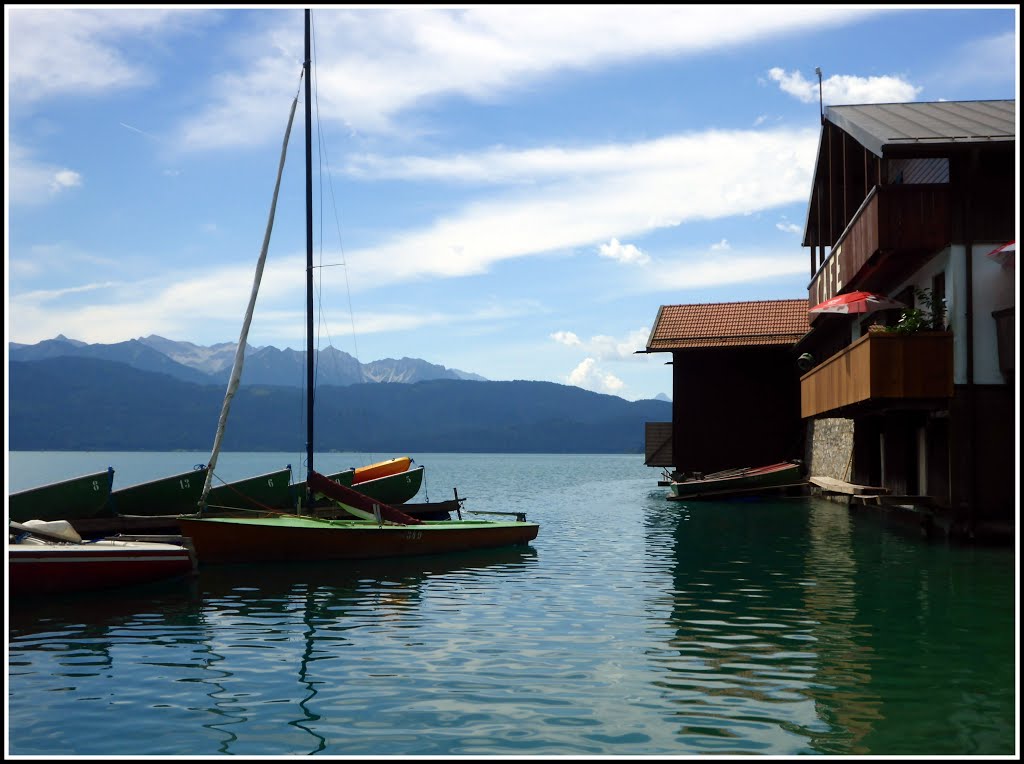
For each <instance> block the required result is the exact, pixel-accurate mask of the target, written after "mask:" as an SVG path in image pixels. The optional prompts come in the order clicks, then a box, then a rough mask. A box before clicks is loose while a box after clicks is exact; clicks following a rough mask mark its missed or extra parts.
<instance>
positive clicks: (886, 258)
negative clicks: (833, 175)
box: [808, 184, 952, 324]
mask: <svg viewBox="0 0 1024 764" xmlns="http://www.w3.org/2000/svg"><path fill="white" fill-rule="evenodd" d="M950 199H951V194H950V188H949V185H948V184H922V185H896V186H875V187H874V188H873V189H871V191H870V192H869V193H868V195H867V197H866V198H865V199H864V201H863V202H862V203H861V205H860V208H859V209H858V210H857V212H856V213H855V214H854V216H853V218H852V219H851V220H850V223H849V224H848V225H847V226H846V230H845V231H843V233H842V234H841V235H840V236H839V238H838V239H837V240H836V242H835V244H834V245H833V246H832V251H831V253H830V254H829V256H828V258H826V260H825V262H824V263H822V265H821V267H820V268H819V269H818V272H817V273H815V274H814V278H812V279H811V283H810V286H809V287H808V299H809V300H810V304H811V305H816V304H818V303H819V302H824V301H825V300H828V299H830V298H832V297H835V296H836V295H837V294H839V292H840V291H841V290H842V289H843V288H844V287H847V288H850V289H867V290H875V291H879V290H884V288H885V287H886V286H888V285H889V284H890V283H898V282H899V281H900V279H901V276H902V275H904V274H905V273H907V272H912V271H913V269H914V268H916V267H917V266H918V265H919V264H920V258H922V257H928V256H931V255H932V254H934V253H935V252H938V251H939V250H941V249H942V248H943V247H946V246H947V245H948V244H949V243H950V240H951V238H952V226H951V223H950V221H951V219H952V213H951V208H950V204H951V202H950ZM817 319H818V316H817V315H812V316H811V323H812V324H813V323H814V322H815V321H816V320H817Z"/></svg>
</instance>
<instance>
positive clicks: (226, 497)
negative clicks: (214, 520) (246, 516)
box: [206, 465, 292, 512]
mask: <svg viewBox="0 0 1024 764" xmlns="http://www.w3.org/2000/svg"><path fill="white" fill-rule="evenodd" d="M291 480H292V468H291V465H289V466H287V467H285V468H284V469H280V470H277V471H275V472H268V473H266V474H265V475H257V476H256V477H251V478H245V479H244V480H236V481H235V482H233V483H225V484H223V485H218V486H214V487H213V488H211V489H210V491H209V493H207V495H206V506H207V507H208V508H209V509H211V510H213V511H214V512H216V511H219V510H231V509H250V510H261V509H262V510H265V509H291V508H292V489H291Z"/></svg>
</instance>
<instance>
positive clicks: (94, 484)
mask: <svg viewBox="0 0 1024 764" xmlns="http://www.w3.org/2000/svg"><path fill="white" fill-rule="evenodd" d="M92 490H94V491H98V490H100V484H99V482H98V481H96V480H93V481H92Z"/></svg>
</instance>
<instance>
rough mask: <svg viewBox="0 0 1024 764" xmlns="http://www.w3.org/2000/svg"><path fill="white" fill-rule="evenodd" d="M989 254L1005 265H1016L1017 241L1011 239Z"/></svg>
mask: <svg viewBox="0 0 1024 764" xmlns="http://www.w3.org/2000/svg"><path fill="white" fill-rule="evenodd" d="M988 256H989V257H991V258H992V259H993V260H995V261H996V262H997V263H999V264H1000V265H1002V266H1003V267H1010V268H1012V267H1014V266H1015V265H1016V263H1017V242H1015V241H1010V242H1007V243H1006V244H1004V245H1003V246H1001V247H996V248H995V249H993V250H992V251H991V252H989V253H988Z"/></svg>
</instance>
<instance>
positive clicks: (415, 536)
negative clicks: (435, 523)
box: [405, 531, 423, 541]
mask: <svg viewBox="0 0 1024 764" xmlns="http://www.w3.org/2000/svg"><path fill="white" fill-rule="evenodd" d="M405 537H406V538H407V539H409V540H410V541H419V540H420V539H421V538H423V531H406V532H405Z"/></svg>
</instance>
